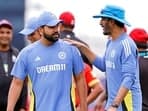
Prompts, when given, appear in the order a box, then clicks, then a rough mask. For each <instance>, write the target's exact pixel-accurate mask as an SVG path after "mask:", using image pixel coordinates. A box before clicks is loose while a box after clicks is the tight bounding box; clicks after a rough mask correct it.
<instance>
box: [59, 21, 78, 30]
mask: <svg viewBox="0 0 148 111" xmlns="http://www.w3.org/2000/svg"><path fill="white" fill-rule="evenodd" d="M61 23H62V22H61ZM62 25H63V26H64V27H65V28H70V29H73V28H74V27H75V25H66V24H64V23H62Z"/></svg>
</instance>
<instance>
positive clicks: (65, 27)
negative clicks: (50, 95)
mask: <svg viewBox="0 0 148 111" xmlns="http://www.w3.org/2000/svg"><path fill="white" fill-rule="evenodd" d="M59 19H60V20H62V23H61V25H60V38H61V39H65V38H68V39H72V40H76V41H79V42H82V43H84V44H86V45H87V46H88V44H87V43H85V42H84V41H82V40H81V39H79V38H78V37H76V35H75V33H74V31H73V30H74V28H75V17H74V15H73V14H72V13H71V12H69V11H65V12H62V13H61V14H60V16H59ZM81 56H82V59H83V61H84V63H85V68H84V77H85V80H86V83H87V89H88V91H87V93H88V95H87V105H88V106H89V105H90V104H91V103H92V102H94V100H96V98H97V97H98V96H99V94H100V93H102V92H103V87H102V85H101V83H100V81H99V80H98V79H97V78H96V77H94V76H93V74H92V64H91V63H90V62H89V60H88V59H87V58H86V56H85V55H84V54H83V53H82V52H81ZM73 88H74V89H75V90H73ZM74 92H75V93H74ZM72 98H73V103H74V105H75V106H76V108H77V109H78V107H79V105H80V101H79V97H78V95H77V90H76V87H75V83H74V80H73V85H72ZM88 109H90V108H88Z"/></svg>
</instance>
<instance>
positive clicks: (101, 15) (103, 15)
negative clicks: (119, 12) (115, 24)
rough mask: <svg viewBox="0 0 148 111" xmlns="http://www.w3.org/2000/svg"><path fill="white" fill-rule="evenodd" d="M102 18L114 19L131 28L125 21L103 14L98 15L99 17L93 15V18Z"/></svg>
mask: <svg viewBox="0 0 148 111" xmlns="http://www.w3.org/2000/svg"><path fill="white" fill-rule="evenodd" d="M102 17H107V18H112V19H115V20H117V21H119V22H121V23H123V24H126V25H127V26H131V25H130V24H129V23H128V22H127V21H126V20H123V19H119V18H117V17H114V16H109V15H105V14H100V15H95V16H93V18H102Z"/></svg>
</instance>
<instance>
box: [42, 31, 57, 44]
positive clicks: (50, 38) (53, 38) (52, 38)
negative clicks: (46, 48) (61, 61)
mask: <svg viewBox="0 0 148 111" xmlns="http://www.w3.org/2000/svg"><path fill="white" fill-rule="evenodd" d="M44 38H45V39H46V40H48V41H49V42H53V43H54V42H56V41H58V40H59V34H58V33H54V34H52V35H48V34H45V33H44Z"/></svg>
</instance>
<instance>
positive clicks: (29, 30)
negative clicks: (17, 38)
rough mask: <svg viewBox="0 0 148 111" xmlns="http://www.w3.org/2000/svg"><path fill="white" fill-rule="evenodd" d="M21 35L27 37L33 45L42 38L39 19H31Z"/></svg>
mask: <svg viewBox="0 0 148 111" xmlns="http://www.w3.org/2000/svg"><path fill="white" fill-rule="evenodd" d="M19 33H20V34H22V35H24V36H26V37H27V39H28V40H29V41H30V42H31V43H33V42H35V41H37V40H39V39H40V38H41V34H40V24H39V23H38V17H32V18H30V19H29V20H28V21H27V23H26V26H25V27H24V29H23V30H21V31H20V32H19Z"/></svg>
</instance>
